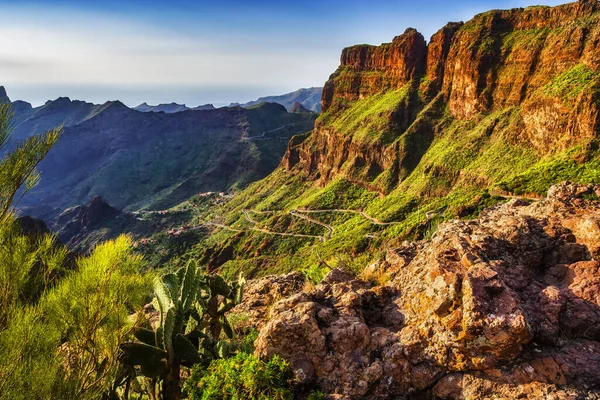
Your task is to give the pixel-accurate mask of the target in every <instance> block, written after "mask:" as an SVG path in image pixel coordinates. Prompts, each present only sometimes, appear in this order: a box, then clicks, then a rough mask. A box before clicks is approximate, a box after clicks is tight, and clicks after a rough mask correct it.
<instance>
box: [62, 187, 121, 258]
mask: <svg viewBox="0 0 600 400" xmlns="http://www.w3.org/2000/svg"><path fill="white" fill-rule="evenodd" d="M120 214H121V211H120V210H118V209H116V208H114V207H112V206H111V205H110V204H108V203H107V202H105V201H104V200H102V198H101V197H100V196H96V197H94V198H93V199H92V200H91V201H90V202H89V203H88V204H87V205H81V206H76V207H71V208H69V209H67V210H65V211H63V212H62V213H61V214H60V215H59V216H58V217H56V218H55V219H54V220H53V221H52V226H53V228H54V229H55V230H56V231H57V234H58V237H59V238H60V239H61V240H62V241H63V242H64V243H66V244H67V245H68V246H69V247H71V248H72V249H76V250H84V248H85V246H84V247H81V244H82V242H84V241H85V240H86V238H87V237H88V235H90V234H91V232H92V231H93V230H94V227H95V226H96V225H98V224H99V223H101V222H103V221H107V220H110V219H112V218H115V217H116V216H118V215H120Z"/></svg>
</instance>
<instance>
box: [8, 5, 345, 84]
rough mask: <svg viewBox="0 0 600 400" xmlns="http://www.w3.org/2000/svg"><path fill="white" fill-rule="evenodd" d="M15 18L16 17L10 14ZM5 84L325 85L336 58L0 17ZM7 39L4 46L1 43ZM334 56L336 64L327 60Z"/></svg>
mask: <svg viewBox="0 0 600 400" xmlns="http://www.w3.org/2000/svg"><path fill="white" fill-rule="evenodd" d="M9 14H10V13H9ZM0 37H3V38H5V40H6V45H3V46H0V72H1V73H2V79H3V80H4V81H3V84H8V85H10V84H15V85H36V84H39V85H45V84H52V85H89V84H91V83H93V84H94V85H100V86H102V85H106V86H118V85H125V86H155V87H158V86H169V85H173V86H183V85H189V86H203V85H210V86H218V85H227V86H235V85H240V86H248V85H254V86H260V85H264V86H272V85H273V84H274V83H280V84H281V83H282V82H286V81H293V85H294V86H293V87H296V86H298V87H299V86H307V85H308V86H310V85H313V84H319V83H320V82H323V81H324V80H325V79H326V78H327V76H328V74H329V73H330V72H331V71H332V69H334V68H335V67H336V63H337V55H333V56H332V55H328V56H325V57H324V54H322V53H320V52H319V51H318V50H317V51H314V52H311V51H309V49H306V52H303V53H297V52H286V51H283V49H282V48H268V47H267V46H261V44H260V43H253V44H251V45H248V43H241V44H239V43H235V42H234V41H231V40H227V39H225V40H223V39H221V38H219V37H217V36H216V35H215V37H206V36H200V37H191V36H190V35H189V34H183V33H179V32H177V31H173V30H166V29H160V28H158V27H155V26H150V25H147V24H141V23H139V22H135V23H132V22H130V21H127V20H124V19H122V18H117V17H114V16H110V15H102V16H100V17H94V16H91V15H87V14H78V15H69V16H68V17H67V16H51V17H50V18H44V19H42V18H37V16H36V15H33V16H32V17H31V18H27V19H24V18H23V17H22V12H16V13H15V15H13V16H12V18H11V16H10V15H7V14H6V13H4V14H3V17H0ZM3 42H4V41H3ZM327 58H329V59H330V62H329V63H327V62H325V63H324V62H323V60H324V59H325V60H326V59H327Z"/></svg>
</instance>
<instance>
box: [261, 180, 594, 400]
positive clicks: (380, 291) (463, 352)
mask: <svg viewBox="0 0 600 400" xmlns="http://www.w3.org/2000/svg"><path fill="white" fill-rule="evenodd" d="M598 198H600V186H591V185H572V184H561V185H558V186H554V187H552V188H551V189H550V191H549V192H548V197H547V198H545V199H543V200H541V201H538V202H534V203H532V204H530V203H528V202H526V201H524V200H521V199H513V200H511V201H509V202H508V203H505V204H502V205H499V206H495V207H493V208H491V209H489V210H487V211H485V212H484V213H483V214H482V215H481V216H480V218H479V219H477V220H472V221H458V220H457V221H450V222H447V223H444V224H442V225H441V226H440V227H439V229H438V230H437V232H436V233H435V235H434V236H433V238H432V239H431V240H430V241H424V242H419V243H407V244H406V245H404V246H403V248H400V249H397V250H395V251H390V252H388V255H387V257H386V259H385V260H384V261H382V262H380V263H379V264H378V265H375V266H371V267H370V268H375V269H377V268H380V269H382V270H384V271H385V272H386V273H387V274H388V275H389V276H390V277H391V278H390V281H389V282H388V283H387V284H386V285H385V286H377V287H372V286H371V285H370V284H368V283H366V282H363V281H360V280H357V279H355V278H352V277H351V276H347V275H344V274H339V273H337V274H336V275H335V277H333V278H332V277H328V278H326V279H324V280H323V282H322V283H321V284H320V285H317V286H316V287H315V288H314V289H312V290H310V291H307V292H302V293H299V294H296V295H293V296H291V297H289V298H287V299H284V300H282V301H279V302H278V303H276V304H275V305H273V307H272V308H271V311H270V318H269V320H268V323H267V324H266V325H265V326H264V327H263V329H262V330H261V332H260V335H259V337H258V339H257V341H256V353H257V354H258V355H260V356H263V357H269V356H271V355H273V354H279V355H281V356H283V357H285V358H286V359H288V360H289V361H290V364H291V366H292V368H293V369H294V372H295V374H296V377H297V379H298V380H299V381H300V382H303V383H305V384H308V383H311V384H316V385H317V386H318V387H319V388H320V389H322V390H324V391H325V392H327V393H329V394H331V395H332V398H340V399H341V398H343V399H363V398H364V399H367V398H368V399H386V398H393V397H394V396H405V395H410V394H415V395H419V396H432V395H435V396H437V397H439V398H446V399H481V398H492V397H493V398H584V397H585V398H594V397H593V396H600V375H599V374H598V371H600V328H599V327H600V261H599V260H600V258H599V256H600V254H599V249H600V202H599V201H598Z"/></svg>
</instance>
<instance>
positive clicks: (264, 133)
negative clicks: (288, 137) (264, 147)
mask: <svg viewBox="0 0 600 400" xmlns="http://www.w3.org/2000/svg"><path fill="white" fill-rule="evenodd" d="M298 124H299V122H292V123H290V124H284V125H281V126H280V127H279V128H275V129H271V130H269V131H264V132H263V133H261V134H260V135H256V136H246V137H245V139H247V140H252V139H264V137H265V135H266V134H267V133H273V132H277V131H280V130H282V129H285V128H287V127H288V126H294V125H298Z"/></svg>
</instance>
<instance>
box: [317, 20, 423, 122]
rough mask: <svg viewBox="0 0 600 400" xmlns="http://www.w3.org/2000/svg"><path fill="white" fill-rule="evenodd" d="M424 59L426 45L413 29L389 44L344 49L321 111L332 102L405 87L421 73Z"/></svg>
mask: <svg viewBox="0 0 600 400" xmlns="http://www.w3.org/2000/svg"><path fill="white" fill-rule="evenodd" d="M426 57H427V44H426V43H425V39H424V38H423V35H421V34H420V33H419V32H417V31H416V30H415V29H407V30H406V32H404V34H402V35H400V36H397V37H395V38H394V40H393V41H392V43H386V44H382V45H381V46H371V45H357V46H353V47H348V48H346V49H344V50H343V51H342V56H341V60H340V67H339V68H338V70H337V71H336V72H335V73H334V74H333V75H332V76H331V78H330V79H329V80H328V81H327V83H325V86H324V88H323V96H322V108H323V111H327V110H328V109H329V108H330V107H331V106H332V105H333V104H334V102H335V101H339V100H342V99H343V100H346V101H354V100H359V99H363V98H365V97H368V96H370V95H373V94H375V93H379V92H382V91H384V90H388V89H397V88H400V87H402V86H404V85H405V84H407V83H408V82H410V81H412V80H414V79H415V78H416V77H418V76H420V75H422V74H423V72H424V71H425V60H426Z"/></svg>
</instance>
